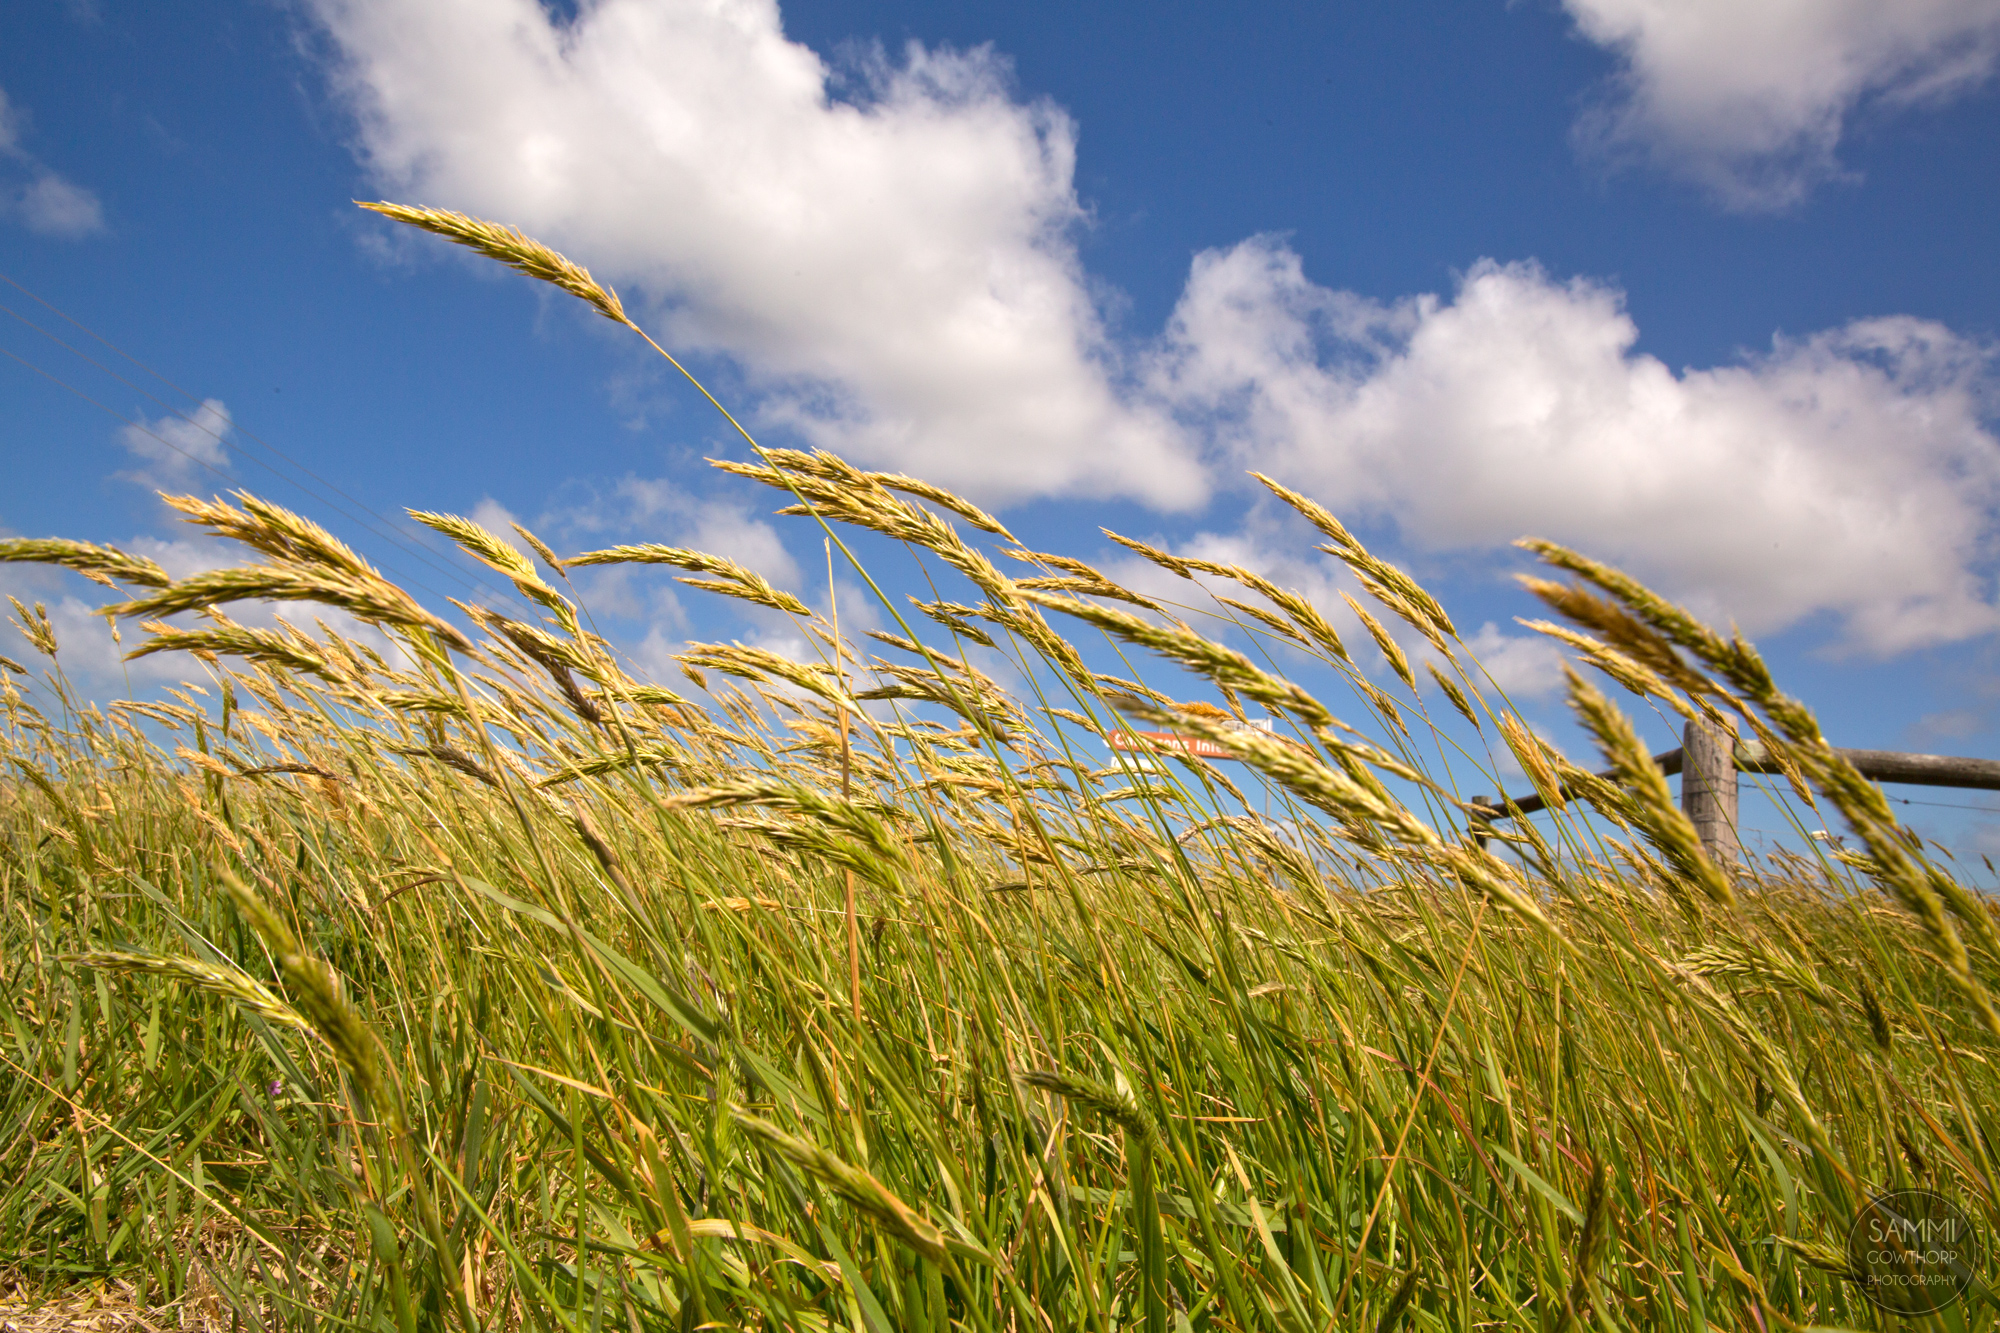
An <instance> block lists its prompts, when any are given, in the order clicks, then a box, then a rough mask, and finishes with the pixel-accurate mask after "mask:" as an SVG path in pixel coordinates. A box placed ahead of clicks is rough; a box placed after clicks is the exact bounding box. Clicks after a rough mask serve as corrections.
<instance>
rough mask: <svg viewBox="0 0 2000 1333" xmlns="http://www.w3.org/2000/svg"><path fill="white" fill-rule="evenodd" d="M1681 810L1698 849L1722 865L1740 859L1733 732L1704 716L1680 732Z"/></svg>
mask: <svg viewBox="0 0 2000 1333" xmlns="http://www.w3.org/2000/svg"><path fill="white" fill-rule="evenodd" d="M1681 755H1682V760H1681V810H1682V811H1683V812H1684V813H1685V814H1686V815H1687V817H1688V820H1689V821H1690V822H1691V823H1693V825H1694V831H1695V832H1696V833H1698V834H1700V835H1701V845H1702V849H1703V850H1704V851H1706V852H1707V853H1708V855H1709V858H1710V859H1711V860H1713V861H1714V862H1715V863H1716V864H1717V865H1719V866H1721V867H1722V868H1723V869H1725V870H1728V869H1731V868H1733V867H1734V866H1735V865H1736V864H1737V863H1738V862H1739V861H1741V859H1742V855H1743V849H1742V844H1741V843H1739V842H1738V841H1737V838H1736V735H1735V733H1734V732H1732V731H1731V730H1730V729H1729V728H1727V727H1722V726H1718V725H1717V724H1716V723H1714V722H1712V721H1710V720H1709V719H1707V718H1696V719H1695V720H1693V721H1691V722H1689V723H1688V724H1687V726H1686V727H1685V728H1683V729H1682V732H1681Z"/></svg>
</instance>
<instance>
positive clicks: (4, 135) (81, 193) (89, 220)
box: [0, 89, 104, 240]
mask: <svg viewBox="0 0 2000 1333" xmlns="http://www.w3.org/2000/svg"><path fill="white" fill-rule="evenodd" d="M26 133H27V116H26V115H25V114H24V113H23V112H22V111H21V110H20V109H19V108H18V107H16V106H14V105H13V103H11V102H9V101H8V100H7V93H6V90H5V89H0V217H6V218H11V219H13V220H14V221H17V222H19V223H20V224H21V225H22V226H24V227H26V228H27V229H28V230H29V231H32V232H35V233H36V234H38V235H42V236H54V237H58V238H60V239H62V240H77V239H79V238H81V237H85V236H90V235H93V234H95V233H97V232H101V231H103V230H104V206H103V204H102V203H100V202H99V200H98V198H97V196H96V195H95V194H93V193H92V192H91V191H89V190H87V189H85V188H84V187H83V186H81V185H78V184H77V183H76V182H75V181H72V180H70V179H68V178H67V177H65V176H62V175H60V174H59V173H57V172H55V171H53V170H51V169H50V168H49V167H47V166H45V165H44V164H43V163H42V162H41V160H40V159H38V158H36V157H35V156H34V155H33V154H31V153H29V152H28V150H27V149H26V147H24V146H23V142H22V141H23V139H24V137H25V136H26ZM23 177H25V179H22V178H23Z"/></svg>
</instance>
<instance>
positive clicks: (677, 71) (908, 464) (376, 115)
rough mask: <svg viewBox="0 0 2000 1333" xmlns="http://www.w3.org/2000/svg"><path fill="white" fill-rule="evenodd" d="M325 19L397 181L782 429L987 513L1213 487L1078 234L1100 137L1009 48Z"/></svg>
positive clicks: (473, 10) (637, 14)
mask: <svg viewBox="0 0 2000 1333" xmlns="http://www.w3.org/2000/svg"><path fill="white" fill-rule="evenodd" d="M312 10H313V12H314V13H316V14H317V15H318V17H319V19H320V21H321V22H322V23H323V25H324V27H325V29H326V31H327V32H328V33H329V34H330V35H331V37H332V38H333V41H334V45H335V47H336V49H337V53H338V54H337V57H336V64H335V68H336V74H335V77H336V79H337V82H338V86H339V87H340V89H342V90H343V92H344V94H345V96H346V98H347V100H348V102H349V104H350V105H351V107H352V108H353V110H354V112H355V114H356V116H357V120H358V125H359V130H360V136H361V143H362V148H363V150H364V152H365V155H366V158H367V161H368V163H369V165H370V167H371V168H372V170H373V173H374V175H375V177H376V178H377V180H378V181H379V183H380V184H381V186H382V187H383V188H384V189H386V190H389V191H391V192H393V193H395V194H397V195H399V196H401V197H404V198H407V199H410V200H414V201H417V202H422V203H429V204H437V205H442V206H448V207H452V208H458V209H463V210H465V211H468V212H472V213H477V214H482V215H485V216H489V217H493V218H496V219H500V220H504V221H506V222H509V223H513V224H515V225H518V226H520V227H522V228H524V229H526V230H527V231H529V232H532V233H534V234H536V235H538V236H540V237H541V238H542V239H544V240H546V241H548V242H549V243H551V244H553V245H556V246H557V247H559V248H563V249H565V250H568V251H571V252H573V253H575V254H576V255H577V256H578V257H580V258H582V259H583V260H584V261H585V262H587V263H588V264H590V265H591V266H592V267H593V269H594V270H595V271H597V272H599V273H600V274H602V275H604V276H608V277H611V278H613V279H615V280H617V281H619V282H621V283H625V284H628V285H633V286H636V287H637V288H638V289H639V290H640V291H642V292H643V293H645V294H646V295H647V296H649V297H651V298H654V299H655V300H656V301H657V302H658V303H660V306H661V311H662V318H664V321H665V327H666V330H667V334H668V336H669V337H670V338H671V339H672V340H673V341H674V342H675V343H676V344H678V345H680V346H682V347H689V348H701V349H708V350H712V351H715V352H720V353H724V354H727V355H729V356H730V357H732V358H734V359H735V360H736V362H737V363H738V364H739V365H741V366H742V367H743V368H744V369H745V370H746V371H747V372H748V373H749V374H750V376H751V377H752V379H753V381H754V382H755V383H756V384H757V385H758V386H759V387H760V389H762V390H763V391H764V393H765V397H764V400H763V401H764V414H765V419H766V420H767V421H777V422H783V423H786V424H789V425H791V426H793V427H795V428H796V429H798V430H799V431H801V432H802V433H803V434H804V435H805V436H806V437H807V438H809V439H811V440H812V441H814V442H816V443H819V444H823V445H826V446H828V447H831V448H835V449H838V450H840V451H842V452H844V453H847V454H849V455H850V456H853V457H855V458H856V459H858V460H863V461H867V462H870V463H876V464H887V465H892V466H895V467H898V468H905V469H910V470H915V471H920V472H922V473H923V474H924V475H925V476H927V477H929V478H930V479H932V480H934V481H938V482H941V483H943V484H946V485H952V486H958V487H962V488H965V489H967V490H970V491H973V492H976V493H978V494H980V495H981V496H983V497H985V498H987V499H993V500H1004V499H1009V498H1019V497H1022V496H1027V495H1040V494H1048V493H1052V492H1054V493H1062V492H1070V493H1089V494H1104V493H1113V494H1123V495H1130V496H1135V497H1137V498H1140V499H1143V500H1146V501H1148V502H1150V503H1154V504H1158V505H1163V506H1186V505H1189V504H1191V503H1194V502H1197V501H1199V500H1200V499H1201V498H1202V496H1203V495H1204V491H1205V484H1204V475H1203V472H1202V470H1201V468H1200V466H1199V463H1198V460H1197V459H1196V458H1195V457H1194V456H1193V454H1192V452H1191V450H1190V449H1189V448H1188V446H1187V444H1186V442H1185V440H1184V439H1183V437H1182V436H1181V435H1180V434H1179V433H1178V432H1176V431H1175V430H1174V429H1173V428H1172V426H1171V423H1170V422H1169V421H1167V420H1166V418H1165V416H1164V415H1163V414H1162V413H1160V412H1159V411H1158V410H1157V409H1155V408H1153V407H1149V406H1148V405H1146V404H1144V403H1141V402H1137V401H1135V400H1134V399H1133V398H1132V397H1131V396H1130V395H1129V394H1126V393H1124V392H1121V389H1120V387H1119V385H1120V382H1121V377H1120V376H1119V374H1118V373H1117V367H1116V362H1117V360H1118V357H1117V350H1116V348H1115V347H1114V346H1113V345H1112V344H1111V343H1110V342H1109V341H1108V340H1107V339H1106V336H1105V332H1104V329H1103V327H1102V325H1101V323H1100V319H1099V312H1098V310H1097V309H1096V306H1095V305H1094V303H1093V301H1092V299H1091V298H1090V296H1089V294H1088V288H1087V284H1086V282H1085V281H1084V277H1083V274H1082V272H1081V270H1080V267H1079V264H1078V260H1077V256H1076V252H1075V248H1074V246H1073V244H1072V241H1071V233H1072V229H1073V228H1074V227H1076V226H1077V225H1078V224H1079V223H1080V222H1082V221H1083V213H1082V210H1081V208H1080V206H1079V204H1078V201H1077V198H1076V194H1075V190H1074V186H1073V182H1072V172H1073V167H1074V163H1075V141H1074V132H1073V128H1072V126H1071V124H1070V122H1069V120H1068V119H1067V118H1066V117H1065V116H1064V115H1063V114H1062V113H1061V112H1060V111H1059V110H1057V109H1056V108H1055V107H1053V106H1051V105H1049V104H1047V103H1034V104H1024V103H1022V102H1020V101H1018V100H1016V99H1015V98H1014V97H1012V96H1011V94H1010V92H1009V89H1008V86H1007V70H1006V67H1005V65H1004V63H1003V62H1002V61H1000V60H999V59H998V58H996V57H994V56H993V55H992V54H991V53H990V52H986V51H974V52H969V53H956V52H946V51H930V50H926V49H924V48H922V47H920V46H915V45H913V46H911V47H910V48H909V49H908V51H907V52H905V54H904V55H903V57H902V58H901V59H900V60H891V59H888V58H886V57H879V58H877V59H876V60H874V61H873V62H871V63H868V64H867V65H865V66H864V67H862V68H860V69H858V70H855V71H852V72H851V73H850V74H848V75H847V76H845V81H844V82H842V81H841V80H837V79H836V78H835V75H834V72H833V71H832V70H831V69H830V68H829V67H828V66H827V65H826V64H825V63H824V62H823V61H822V60H821V59H820V58H819V57H818V56H817V55H815V54H814V53H813V52H812V51H811V50H809V49H807V48H806V47H804V46H801V45H798V44H796V43H793V42H791V41H788V40H787V39H786V38H785V35H784V32H783V29H782V26H781V23H780V20H779V14H778V9H777V6H776V4H775V3H773V2H772V0H719V2H717V3H692V2H691V0H675V2H671V3H657V2H656V0H597V3H590V4H586V5H584V6H582V7H581V12H580V13H579V14H578V16H577V17H575V18H574V19H573V20H570V21H568V22H564V21H561V20H558V19H556V18H553V17H552V16H551V15H550V14H549V13H548V12H547V11H546V10H545V9H544V7H543V6H541V5H540V4H538V3H536V0H480V2H478V3H467V2H463V0H459V2H454V3H444V2H443V0H418V2H414V3H413V2H411V0H312ZM837 85H838V86H837ZM842 92H844V93H846V94H847V95H848V96H847V97H846V98H845V99H843V97H842V96H840V95H838V94H840V93H842ZM1082 441H1088V442H1089V447H1088V448H1079V447H1078V444H1079V442H1082Z"/></svg>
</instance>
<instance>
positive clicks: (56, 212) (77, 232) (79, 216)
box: [14, 171, 104, 240]
mask: <svg viewBox="0 0 2000 1333" xmlns="http://www.w3.org/2000/svg"><path fill="white" fill-rule="evenodd" d="M14 211H15V212H16V213H17V214H18V215H19V217H20V219H21V223H22V225H23V226H25V227H27V229H28V230H29V231H32V232H35V233H37V234H39V235H42V236H55V237H60V238H61V239H63V240H75V239H77V238H78V237H82V236H89V235H91V234H92V233H94V232H100V231H103V230H104V206H103V205H102V204H100V203H99V202H98V201H97V196H96V195H95V194H92V193H91V192H90V191H89V190H86V189H84V188H83V187H82V186H81V185H78V184H77V183H76V182H74V181H70V180H65V179H64V178H63V177H61V176H58V175H56V173H55V172H53V171H43V172H41V173H40V174H39V175H37V176H36V177H35V179H34V180H32V181H30V182H29V183H28V184H27V185H26V186H24V187H23V188H22V189H21V190H20V191H19V192H18V193H17V194H16V195H15V197H14Z"/></svg>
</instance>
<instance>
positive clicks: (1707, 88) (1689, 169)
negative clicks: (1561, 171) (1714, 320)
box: [1563, 0, 2000, 209]
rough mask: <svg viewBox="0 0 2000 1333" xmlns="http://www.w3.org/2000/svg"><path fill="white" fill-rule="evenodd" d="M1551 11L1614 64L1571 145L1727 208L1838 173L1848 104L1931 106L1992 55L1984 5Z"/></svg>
mask: <svg viewBox="0 0 2000 1333" xmlns="http://www.w3.org/2000/svg"><path fill="white" fill-rule="evenodd" d="M1563 4H1564V8H1565V9H1567V10H1568V12H1569V14H1570V16H1571V18H1573V19H1574V20H1575V22H1576V26H1577V30H1578V31H1579V32H1580V33H1582V34H1583V35H1584V36H1585V37H1586V38H1588V39H1589V40H1591V41H1592V42H1595V43H1597V44H1598V45H1599V46H1603V47H1607V48H1610V49H1611V50H1613V51H1615V52H1617V54H1618V56H1619V58H1620V60H1621V62H1622V67H1621V69H1620V71H1619V73H1618V75H1617V76H1616V77H1615V79H1614V80H1613V82H1612V85H1611V87H1610V89H1609V93H1608V96H1607V98H1606V100H1605V101H1604V102H1603V103H1602V104H1601V105H1600V106H1598V107H1597V108H1596V109H1595V110H1594V111H1592V112H1591V113H1590V114H1589V115H1587V116H1586V117H1585V118H1584V119H1583V120H1582V121H1581V122H1580V123H1579V125H1578V137H1579V140H1580V141H1581V142H1582V143H1583V144H1584V145H1585V146H1586V147H1588V148H1591V149H1594V150H1598V151H1606V152H1610V153H1613V154H1635V153H1636V154H1638V155H1640V156H1642V157H1644V158H1646V159H1648V160H1650V161H1652V162H1653V163H1654V164H1655V165H1658V166H1661V167H1664V168H1665V169H1667V170H1669V171H1671V172H1674V173H1675V174H1677V175H1680V176H1682V177H1684V178H1685V179H1688V180H1690V181H1692V182H1694V183H1695V184H1696V185H1698V186H1700V187H1701V188H1703V189H1705V190H1707V191H1708V192H1709V193H1710V194H1712V195H1713V196H1714V197H1715V198H1716V199H1717V200H1719V201H1720V202H1721V203H1723V204H1724V205H1726V206H1728V207H1731V208H1738V209H1774V208H1784V207H1787V206H1789V205H1792V204H1795V203H1797V202H1798V201H1799V200H1801V199H1803V198H1804V197H1805V196H1806V195H1807V194H1808V193H1809V192H1810V191H1811V190H1812V188H1813V187H1814V186H1816V185H1818V184H1820V183H1822V182H1824V181H1827V180H1830V179H1834V178H1836V177H1839V176H1840V175H1841V174H1842V168H1841V165H1840V160H1839V157H1838V154H1837V149H1838V148H1839V145H1840V139H1841V135H1842V133H1843V131H1844V129H1845V127H1846V123H1847V120H1848V117H1849V116H1850V115H1851V114H1852V113H1853V112H1854V110H1855V109H1856V108H1857V107H1859V106H1862V105H1864V104H1868V103H1873V104H1876V105H1879V106H1883V107H1899V106H1909V105H1912V104H1917V103H1925V102H1938V101H1942V100H1944V99H1946V98H1949V97H1952V96H1954V95H1956V94H1960V93H1963V92H1964V91H1966V90H1967V89H1969V88H1971V87H1973V86H1975V85H1977V84H1978V83H1980V82H1982V81H1984V80H1985V79H1986V78H1987V76H1988V75H1990V74H1991V73H1992V71H1993V62H1994V58H1995V56H1996V54H2000V3H1995V0H1821V2H1820V3H1745V2H1744V0H1675V3H1672V4H1661V3H1658V0H1563Z"/></svg>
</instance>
